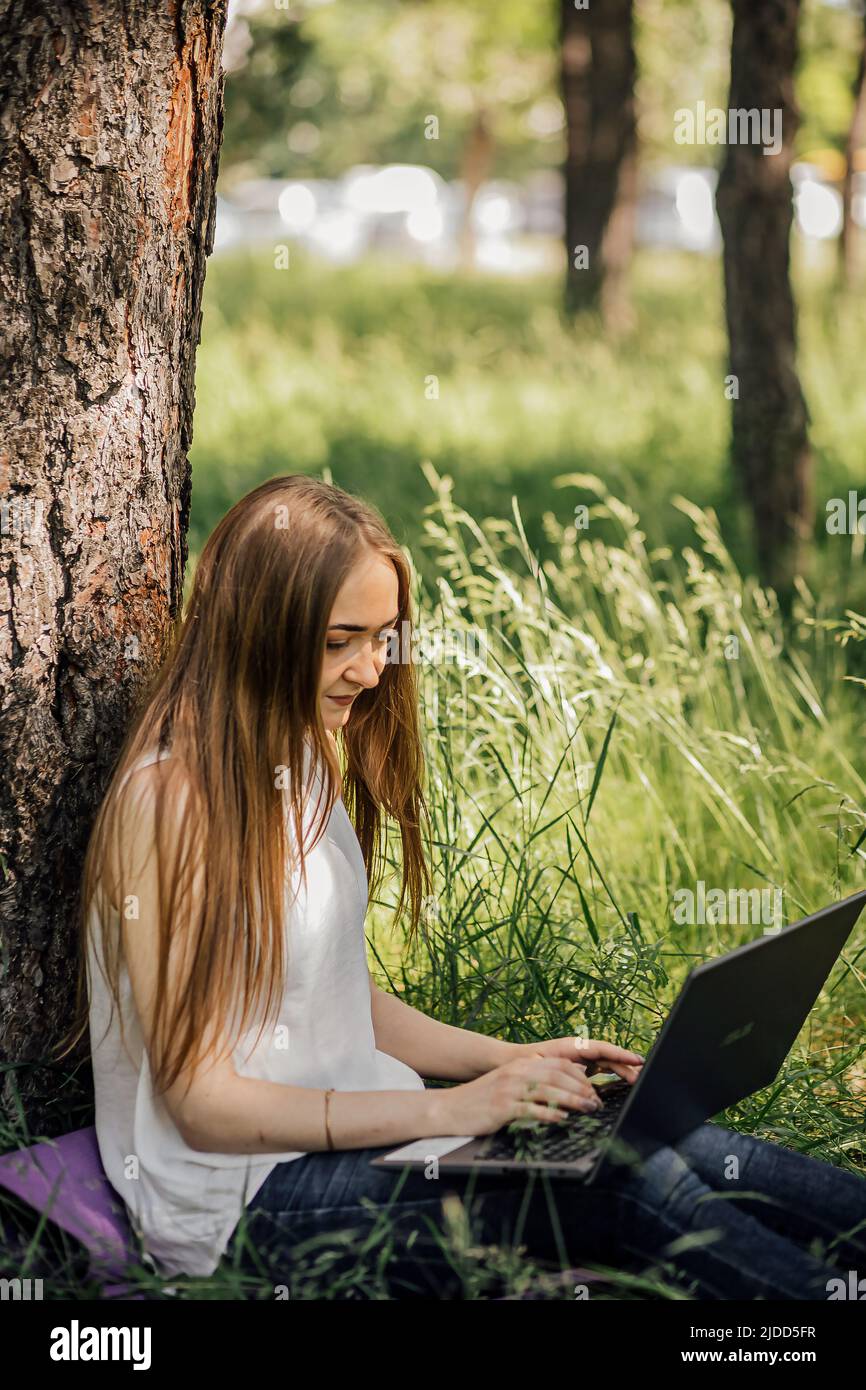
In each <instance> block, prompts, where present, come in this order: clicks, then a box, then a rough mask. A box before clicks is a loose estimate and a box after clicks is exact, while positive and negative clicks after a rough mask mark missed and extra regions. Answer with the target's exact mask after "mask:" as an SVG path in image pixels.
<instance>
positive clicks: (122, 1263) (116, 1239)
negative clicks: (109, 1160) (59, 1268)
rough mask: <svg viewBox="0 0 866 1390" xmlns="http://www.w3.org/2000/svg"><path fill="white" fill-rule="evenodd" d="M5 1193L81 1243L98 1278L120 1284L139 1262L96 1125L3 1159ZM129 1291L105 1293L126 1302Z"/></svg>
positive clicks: (0, 1171)
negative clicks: (107, 1170) (101, 1151)
mask: <svg viewBox="0 0 866 1390" xmlns="http://www.w3.org/2000/svg"><path fill="white" fill-rule="evenodd" d="M0 1187H5V1188H8V1190H9V1191H10V1192H14V1193H15V1195H16V1196H17V1197H20V1198H22V1199H23V1201H25V1202H27V1203H28V1204H29V1205H30V1206H31V1207H34V1208H35V1209H36V1211H39V1212H45V1214H46V1215H47V1216H48V1217H50V1219H51V1220H52V1221H54V1222H55V1223H56V1225H58V1226H60V1227H61V1229H62V1230H64V1231H67V1232H68V1233H69V1234H70V1235H72V1236H75V1237H76V1239H77V1240H80V1241H81V1243H82V1245H84V1246H85V1247H86V1248H87V1250H88V1251H89V1252H90V1272H91V1274H92V1275H93V1276H95V1277H96V1278H99V1279H102V1280H116V1279H118V1278H119V1277H120V1276H121V1275H122V1274H123V1273H124V1271H125V1269H126V1267H127V1265H128V1264H129V1263H130V1262H131V1261H134V1260H135V1259H136V1255H135V1249H134V1246H133V1242H132V1231H131V1229H130V1225H129V1219H128V1217H127V1213H126V1208H125V1207H124V1205H123V1202H122V1201H121V1199H120V1197H119V1196H118V1195H117V1193H116V1192H115V1190H114V1188H113V1187H112V1186H111V1183H110V1182H109V1181H108V1178H107V1177H106V1175H105V1170H104V1169H103V1167H102V1159H101V1158H100V1154H99V1146H98V1144H97V1142H96V1130H95V1128H94V1127H93V1126H92V1125H91V1126H90V1128H89V1129H78V1130H76V1131H75V1132H74V1133H73V1134H64V1135H62V1136H61V1137H60V1138H59V1139H49V1140H46V1141H45V1142H44V1143H42V1144H34V1145H33V1147H32V1148H29V1149H16V1150H14V1151H13V1152H12V1153H7V1154H2V1155H0ZM126 1288H127V1286H126V1285H125V1284H122V1283H121V1284H114V1285H111V1286H110V1287H106V1288H105V1293H106V1294H109V1295H111V1294H115V1295H119V1296H122V1295H123V1293H124V1292H126ZM133 1296H134V1297H139V1298H140V1297H142V1296H143V1295H141V1294H138V1295H133Z"/></svg>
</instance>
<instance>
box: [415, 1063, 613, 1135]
mask: <svg viewBox="0 0 866 1390" xmlns="http://www.w3.org/2000/svg"><path fill="white" fill-rule="evenodd" d="M437 1100H439V1110H438V1118H439V1120H440V1121H441V1124H442V1125H443V1126H444V1127H443V1129H442V1131H441V1132H442V1133H443V1134H473V1135H476V1134H493V1133H495V1131H496V1130H497V1129H501V1128H502V1127H503V1125H507V1124H510V1123H511V1121H512V1120H546V1121H557V1120H559V1121H562V1120H565V1119H567V1118H568V1112H569V1111H570V1110H577V1111H578V1112H580V1113H582V1114H589V1113H594V1112H595V1111H596V1110H600V1109H601V1108H602V1102H601V1100H600V1099H599V1097H598V1092H597V1090H596V1088H595V1086H593V1084H592V1082H591V1081H589V1080H588V1079H587V1075H586V1071H585V1069H584V1067H583V1066H581V1065H580V1064H579V1063H578V1062H569V1061H567V1060H566V1059H564V1058H560V1057H553V1058H548V1057H518V1058H517V1059H516V1060H515V1061H513V1062H505V1063H504V1064H503V1066H501V1067H494V1068H493V1070H492V1071H488V1072H485V1073H484V1075H483V1076H479V1077H476V1079H475V1080H474V1081H464V1082H462V1083H461V1084H460V1085H459V1086H452V1087H451V1088H450V1089H448V1090H442V1091H440V1092H439V1095H438V1096H437Z"/></svg>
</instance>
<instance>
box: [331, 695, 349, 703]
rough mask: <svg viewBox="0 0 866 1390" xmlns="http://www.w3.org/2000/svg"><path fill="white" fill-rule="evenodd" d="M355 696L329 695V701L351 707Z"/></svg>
mask: <svg viewBox="0 0 866 1390" xmlns="http://www.w3.org/2000/svg"><path fill="white" fill-rule="evenodd" d="M354 698H355V696H354V695H329V696H328V699H329V700H333V701H334V704H335V705H350V704H351V703H352V701H353V700H354Z"/></svg>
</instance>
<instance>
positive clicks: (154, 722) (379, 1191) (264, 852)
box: [81, 477, 866, 1299]
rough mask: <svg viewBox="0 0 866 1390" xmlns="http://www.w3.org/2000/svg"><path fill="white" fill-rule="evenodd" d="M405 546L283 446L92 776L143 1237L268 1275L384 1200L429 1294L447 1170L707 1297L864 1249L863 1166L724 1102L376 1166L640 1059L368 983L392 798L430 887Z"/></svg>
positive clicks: (176, 1255)
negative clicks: (513, 1146)
mask: <svg viewBox="0 0 866 1390" xmlns="http://www.w3.org/2000/svg"><path fill="white" fill-rule="evenodd" d="M409 578H410V577H409V572H408V567H407V563H406V560H405V558H404V556H403V553H402V551H401V550H400V548H399V546H398V545H397V544H396V542H395V541H394V539H393V537H392V536H391V534H390V533H389V531H388V530H387V528H386V526H385V525H384V523H383V522H382V520H381V518H380V517H379V516H378V514H376V513H375V512H374V511H373V510H372V509H371V508H370V507H369V506H366V505H364V504H363V503H362V502H360V501H358V500H357V499H355V498H353V497H351V496H349V495H348V494H346V493H345V492H343V491H341V490H340V489H338V488H335V487H330V486H327V485H325V484H324V483H321V482H318V481H315V480H313V479H309V478H305V477H285V478H277V479H274V480H273V481H271V482H268V483H266V484H264V485H263V486H261V487H259V488H257V489H256V490H255V491H254V492H252V493H250V494H249V496H247V497H244V498H243V499H242V500H241V501H240V502H238V503H237V505H236V506H234V507H233V508H232V509H231V511H230V512H229V513H228V515H227V516H226V517H225V518H224V519H223V521H222V522H221V523H220V524H219V526H218V527H217V528H216V530H215V531H214V533H213V535H212V536H211V538H210V540H209V541H208V543H207V545H206V546H205V548H204V550H203V552H202V555H201V558H200V560H199V563H198V566H197V569H196V572H195V577H194V582H193V585H192V592H191V596H190V599H189V604H188V609H187V612H186V615H185V618H184V620H183V621H182V622H181V623H179V625H178V631H177V633H176V635H175V640H174V643H173V646H172V648H171V651H170V653H169V655H168V659H167V660H166V662H165V664H164V666H163V668H162V670H161V672H160V674H159V677H158V680H157V682H156V684H155V686H154V688H153V689H152V691H151V692H150V694H149V696H148V698H147V700H146V702H145V705H144V707H143V710H142V712H141V713H140V715H139V717H138V719H137V721H136V723H135V725H134V727H133V728H132V730H131V732H130V734H129V737H128V739H127V742H126V744H125V747H124V750H123V752H122V755H121V757H120V760H119V763H118V766H117V769H116V771H115V775H114V777H113V780H112V782H111V785H110V787H109V789H108V793H107V795H106V798H105V801H104V803H103V805H102V807H101V810H100V813H99V816H98V818H97V821H96V824H95V827H94V831H93V835H92V839H91V843H90V848H89V852H88V857H87V863H86V868H85V877H84V891H83V907H84V912H83V919H82V924H83V944H84V950H83V955H82V961H83V966H84V970H83V972H82V996H81V998H82V1001H83V1002H82V1016H83V1018H84V1019H85V1022H84V1025H83V1026H84V1027H86V1026H87V1020H88V1019H89V1025H90V1039H91V1048H92V1056H93V1070H94V1079H95V1090H96V1128H97V1136H98V1141H99V1147H100V1151H101V1154H102V1159H103V1162H104V1165H105V1168H106V1171H107V1173H108V1176H109V1178H110V1180H111V1182H112V1184H113V1185H114V1187H115V1188H116V1189H117V1191H118V1192H119V1193H120V1195H121V1196H122V1197H123V1199H124V1201H125V1203H126V1205H127V1208H128V1210H129V1212H130V1216H131V1218H132V1220H133V1224H134V1225H135V1226H136V1228H137V1229H138V1231H139V1232H140V1235H141V1238H142V1241H143V1245H144V1248H145V1250H146V1251H147V1252H148V1254H149V1256H150V1258H151V1259H152V1261H153V1264H154V1267H155V1268H156V1270H157V1271H158V1272H159V1273H161V1274H163V1275H165V1276H172V1275H176V1274H179V1273H187V1274H192V1275H207V1274H210V1273H211V1272H212V1271H213V1270H214V1269H215V1268H216V1267H217V1265H218V1263H219V1261H220V1259H221V1257H222V1256H223V1255H225V1254H227V1253H228V1254H230V1255H231V1256H232V1257H233V1258H236V1259H237V1260H238V1262H239V1263H240V1264H241V1265H242V1266H243V1267H244V1268H246V1267H249V1268H261V1267H263V1266H264V1267H266V1268H268V1269H269V1270H270V1271H271V1272H272V1276H273V1278H274V1280H275V1282H279V1283H286V1284H290V1283H291V1275H292V1268H293V1258H294V1252H297V1250H298V1249H299V1247H300V1246H301V1245H302V1244H304V1243H306V1242H309V1241H310V1239H311V1238H315V1237H317V1236H319V1235H324V1237H325V1238H326V1240H327V1241H330V1242H331V1244H332V1245H334V1244H335V1243H336V1244H338V1243H339V1242H338V1241H337V1237H338V1236H339V1235H340V1233H343V1232H346V1231H351V1232H354V1233H355V1234H356V1236H363V1234H364V1232H365V1231H366V1230H367V1229H368V1227H369V1224H370V1222H371V1221H373V1220H374V1219H375V1211H374V1208H375V1207H382V1206H386V1207H388V1208H389V1211H388V1220H389V1241H390V1242H391V1245H390V1248H391V1252H392V1254H391V1259H390V1261H389V1263H388V1265H387V1269H386V1275H387V1278H388V1281H389V1282H388V1289H389V1291H390V1292H391V1294H392V1295H393V1296H395V1297H410V1296H413V1295H414V1294H419V1293H420V1294H426V1295H427V1296H430V1295H431V1294H432V1295H434V1296H440V1297H449V1296H453V1295H454V1294H455V1293H458V1292H459V1290H458V1288H457V1286H456V1282H455V1281H456V1276H455V1273H454V1270H453V1268H452V1265H451V1264H450V1262H449V1259H448V1258H447V1254H446V1249H445V1244H444V1242H443V1241H442V1240H441V1239H440V1236H441V1234H442V1232H443V1231H444V1223H445V1213H444V1208H443V1198H444V1197H445V1196H446V1195H447V1194H450V1193H456V1194H457V1196H458V1197H459V1198H461V1199H463V1200H464V1201H465V1203H466V1208H467V1211H468V1213H469V1216H470V1219H471V1221H472V1222H473V1223H474V1225H473V1234H474V1237H475V1239H476V1240H481V1241H482V1242H483V1243H485V1244H502V1243H505V1244H507V1243H509V1242H510V1241H512V1240H516V1241H518V1242H519V1243H520V1244H522V1245H523V1246H524V1247H526V1249H527V1251H528V1253H529V1254H530V1255H531V1256H533V1257H537V1258H538V1259H540V1260H544V1261H547V1260H550V1261H556V1262H559V1261H560V1260H562V1259H563V1258H565V1259H567V1260H568V1261H569V1262H571V1263H579V1262H580V1261H584V1262H585V1261H587V1260H591V1261H600V1262H604V1263H611V1264H622V1263H624V1262H627V1261H629V1260H631V1261H634V1259H637V1260H639V1261H643V1262H644V1263H645V1262H647V1261H650V1262H653V1263H655V1262H659V1261H660V1262H663V1263H664V1265H665V1268H666V1269H667V1270H668V1271H669V1273H670V1274H671V1277H677V1278H681V1279H683V1280H685V1281H686V1287H688V1288H690V1289H692V1291H693V1292H696V1293H697V1295H698V1296H699V1297H706V1298H756V1297H781V1298H792V1299H793V1298H816V1299H817V1298H826V1297H827V1296H828V1295H827V1289H828V1281H829V1280H830V1279H832V1278H833V1277H835V1275H836V1274H837V1270H836V1268H835V1266H834V1265H833V1263H831V1261H832V1260H833V1259H838V1260H841V1262H842V1265H843V1266H844V1267H845V1268H847V1267H849V1266H850V1267H851V1268H861V1269H862V1268H866V1263H864V1262H866V1235H864V1230H863V1227H864V1225H866V1222H864V1217H866V1182H864V1181H863V1180H862V1179H860V1178H859V1177H856V1176H854V1175H852V1174H849V1173H845V1172H842V1171H840V1170H838V1169H836V1168H834V1167H832V1166H831V1165H828V1164H825V1163H821V1162H817V1161H814V1160H812V1159H810V1158H807V1157H804V1156H801V1155H799V1154H797V1153H794V1152H790V1151H789V1150H787V1149H784V1148H781V1147H777V1146H774V1145H771V1144H768V1143H765V1142H762V1141H758V1140H755V1139H752V1138H750V1137H748V1136H745V1135H742V1134H737V1133H734V1132H732V1131H730V1130H726V1129H723V1128H720V1127H719V1126H716V1125H710V1124H708V1125H704V1126H702V1127H701V1128H700V1129H699V1130H698V1131H696V1132H695V1133H694V1134H693V1135H691V1136H690V1137H689V1138H688V1139H687V1140H686V1141H684V1142H683V1143H681V1144H679V1145H677V1147H676V1148H675V1149H673V1148H664V1149H662V1150H660V1151H659V1152H657V1153H656V1154H654V1155H653V1156H652V1157H651V1158H650V1159H649V1160H647V1161H646V1162H644V1163H643V1164H641V1165H639V1166H638V1167H634V1168H632V1169H629V1170H626V1172H625V1173H624V1175H623V1176H622V1177H619V1176H617V1178H616V1180H615V1181H614V1182H611V1183H609V1184H608V1185H607V1186H605V1187H604V1188H602V1189H599V1188H598V1187H593V1188H591V1189H585V1188H583V1187H582V1186H581V1185H579V1184H571V1183H569V1182H568V1181H563V1180H556V1181H554V1182H552V1183H537V1182H535V1181H533V1179H532V1177H531V1175H526V1176H523V1175H518V1176H513V1177H504V1176H502V1177H484V1178H479V1177H477V1176H476V1175H474V1174H473V1175H471V1176H470V1177H468V1178H466V1179H461V1178H460V1177H448V1178H447V1179H444V1178H442V1179H428V1178H427V1177H426V1176H425V1175H424V1173H422V1172H420V1171H409V1170H403V1171H398V1172H396V1173H391V1172H388V1171H383V1170H380V1169H375V1168H372V1167H371V1166H370V1163H369V1160H370V1158H372V1157H373V1156H375V1155H377V1154H380V1153H384V1152H386V1151H387V1149H388V1148H393V1147H394V1146H396V1145H399V1144H400V1143H402V1142H404V1141H408V1140H411V1139H419V1138H422V1139H423V1138H427V1137H433V1136H439V1135H473V1134H474V1135H480V1134H489V1133H492V1132H494V1131H495V1130H497V1129H499V1128H500V1127H501V1126H503V1125H506V1124H508V1123H509V1122H510V1121H512V1120H515V1119H520V1118H529V1119H535V1120H541V1121H548V1122H551V1123H556V1122H559V1121H561V1120H563V1119H564V1118H566V1117H567V1115H568V1112H569V1111H587V1112H589V1111H592V1110H593V1109H595V1108H596V1107H597V1105H598V1100H597V1096H596V1092H595V1087H594V1086H593V1085H592V1083H591V1081H590V1080H589V1077H590V1075H591V1074H593V1073H594V1072H596V1071H599V1070H600V1071H606V1072H611V1071H612V1072H615V1073H617V1074H618V1075H619V1076H620V1077H621V1078H622V1079H624V1080H625V1081H627V1082H629V1083H633V1082H634V1080H635V1079H636V1078H637V1076H638V1074H639V1069H640V1066H641V1063H642V1058H641V1057H640V1056H639V1055H638V1054H636V1053H632V1052H630V1051H628V1050H626V1049H624V1048H622V1047H618V1046H615V1045H613V1044H611V1043H608V1042H603V1041H591V1040H590V1041H588V1040H583V1041H581V1040H578V1039H575V1038H554V1039H549V1040H546V1041H541V1042H536V1041H531V1042H526V1043H514V1042H507V1041H504V1040H501V1039H497V1038H491V1037H487V1036H485V1035H483V1034H480V1033H475V1032H470V1031H468V1030H465V1029H461V1028H455V1027H451V1026H449V1025H447V1024H444V1023H438V1022H436V1021H435V1020H433V1019H431V1018H428V1017H426V1016H425V1015H424V1014H422V1013H419V1012H418V1011H417V1010H415V1009H412V1008H410V1007H408V1006H407V1005H406V1004H405V1003H403V1002H402V1001H401V1000H399V999H397V998H396V997H394V996H392V995H391V994H389V993H388V992H387V991H383V990H381V989H379V988H377V987H376V986H375V985H374V984H373V983H372V979H371V976H370V973H369V970H368V967H367V962H366V949H365V936H364V917H365V912H366V908H367V895H368V877H369V880H370V881H371V883H372V885H373V889H374V890H375V888H376V887H377V886H378V884H379V882H380V881H381V876H382V873H383V864H382V855H381V846H382V840H381V836H382V830H383V818H384V817H386V816H387V817H389V818H390V819H391V821H392V822H394V823H395V824H396V826H397V827H398V828H399V832H400V836H401V839H402V879H401V884H400V894H399V905H398V909H397V911H398V913H399V912H400V911H401V910H402V908H403V907H404V905H408V910H409V918H410V926H411V929H412V930H415V929H416V928H417V924H418V920H419V915H420V911H421V904H422V901H423V897H424V895H425V894H426V893H427V892H429V890H430V887H431V881H430V876H429V871H428V869H427V866H426V862H425V856H424V852H423V843H424V842H423V838H422V820H423V819H424V818H425V816H426V809H425V803H424V798H423V793H422V773H423V760H422V753H421V743H420V738H419V728H418V709H417V693H416V683H415V672H414V670H413V668H412V664H411V662H409V661H406V660H389V659H388V653H389V634H393V633H395V632H400V633H404V632H405V631H406V629H404V628H403V627H402V626H401V624H403V623H411V618H412V614H411V611H410V583H409ZM390 650H393V648H391V649H390ZM84 990H87V995H86V996H85V994H84ZM424 1078H427V1079H432V1078H436V1079H440V1080H445V1081H450V1082H454V1083H456V1084H455V1085H453V1086H449V1087H438V1088H434V1087H426V1086H425V1084H424ZM732 1156H735V1157H737V1158H738V1159H739V1180H738V1181H737V1182H736V1183H732V1182H731V1181H730V1180H729V1179H728V1177H727V1176H726V1175H727V1174H728V1173H729V1172H730V1171H731V1170H730V1160H731V1157H732ZM732 1194H734V1199H733V1200H730V1198H731V1196H732ZM716 1195H718V1196H721V1197H722V1198H723V1199H724V1200H718V1201H711V1200H709V1199H711V1198H712V1197H714V1196H716ZM551 1197H552V1198H553V1201H552V1202H551V1200H550V1198H551ZM858 1222H859V1226H860V1229H859V1231H858V1230H856V1229H855V1228H856V1227H857V1226H858ZM696 1232H703V1233H704V1235H703V1237H702V1240H701V1241H698V1242H696V1243H692V1244H691V1245H689V1243H688V1242H686V1246H687V1248H685V1249H684V1250H683V1252H682V1253H681V1254H679V1255H677V1256H676V1258H675V1259H674V1260H670V1259H668V1257H667V1256H666V1253H665V1252H666V1248H667V1247H668V1246H669V1245H670V1243H671V1242H674V1241H676V1240H677V1239H678V1238H679V1237H681V1236H684V1235H691V1234H693V1233H696ZM331 1237H333V1238H334V1240H333V1241H331ZM816 1237H817V1238H818V1240H819V1242H821V1244H820V1245H818V1246H815V1247H813V1248H810V1242H812V1241H813V1240H814V1238H816ZM314 1243H315V1242H314ZM348 1258H349V1260H351V1250H350V1251H349V1252H348Z"/></svg>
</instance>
